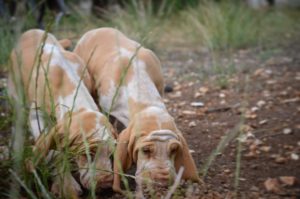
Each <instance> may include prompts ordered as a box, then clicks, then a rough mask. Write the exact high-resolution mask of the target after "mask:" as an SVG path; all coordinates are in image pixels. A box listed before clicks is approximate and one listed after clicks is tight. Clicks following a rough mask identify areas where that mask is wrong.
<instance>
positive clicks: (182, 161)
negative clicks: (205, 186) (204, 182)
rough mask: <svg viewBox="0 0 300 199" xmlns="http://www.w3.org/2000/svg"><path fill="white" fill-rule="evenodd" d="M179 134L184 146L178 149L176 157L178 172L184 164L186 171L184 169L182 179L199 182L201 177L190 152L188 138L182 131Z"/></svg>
mask: <svg viewBox="0 0 300 199" xmlns="http://www.w3.org/2000/svg"><path fill="white" fill-rule="evenodd" d="M177 135H178V136H179V139H180V142H181V144H182V148H181V149H180V150H179V151H178V153H177V154H176V157H175V169H176V172H178V170H179V169H180V167H181V166H183V167H184V171H183V175H182V179H186V180H192V181H196V182H199V181H200V178H199V176H198V173H197V168H196V165H195V162H194V160H193V157H192V155H191V154H190V152H189V148H188V145H187V143H186V140H185V139H184V137H183V136H182V134H181V133H180V132H179V133H178V134H177Z"/></svg>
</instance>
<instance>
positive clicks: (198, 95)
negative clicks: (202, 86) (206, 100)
mask: <svg viewBox="0 0 300 199" xmlns="http://www.w3.org/2000/svg"><path fill="white" fill-rule="evenodd" d="M200 96H203V94H202V93H199V92H196V93H195V94H194V98H198V97H200Z"/></svg>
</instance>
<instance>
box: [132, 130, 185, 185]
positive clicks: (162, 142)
mask: <svg viewBox="0 0 300 199" xmlns="http://www.w3.org/2000/svg"><path fill="white" fill-rule="evenodd" d="M179 150H182V144H181V143H180V140H179V138H178V136H177V135H176V134H175V133H174V132H172V131H170V130H157V131H152V132H151V133H150V134H149V135H147V136H146V137H145V138H141V139H139V140H138V142H137V143H136V145H135V147H134V151H133V154H134V156H133V159H134V160H135V161H136V162H137V171H136V177H137V178H136V179H137V180H136V181H137V184H138V186H139V187H141V186H143V185H145V184H149V183H150V184H153V185H158V186H163V187H166V186H168V185H170V184H171V183H172V182H173V181H174V177H175V175H176V169H175V165H174V160H175V157H176V154H177V153H178V151H179Z"/></svg>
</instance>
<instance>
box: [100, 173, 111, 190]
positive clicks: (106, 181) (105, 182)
mask: <svg viewBox="0 0 300 199" xmlns="http://www.w3.org/2000/svg"><path fill="white" fill-rule="evenodd" d="M113 178H114V176H113V175H112V174H107V175H104V176H102V177H101V179H100V180H99V181H98V183H97V188H102V189H106V188H110V187H112V183H113Z"/></svg>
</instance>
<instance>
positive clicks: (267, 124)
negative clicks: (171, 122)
mask: <svg viewBox="0 0 300 199" xmlns="http://www.w3.org/2000/svg"><path fill="white" fill-rule="evenodd" d="M177 53H178V54H180V53H179V52H177ZM189 55H190V57H189V58H188V59H187V60H188V61H186V62H185V63H181V64H180V59H181V58H180V56H179V55H175V56H174V52H169V53H168V56H169V59H166V58H164V59H163V63H165V65H167V67H166V68H167V70H166V82H167V83H168V84H170V85H172V86H173V88H174V91H173V92H170V93H168V94H166V96H165V97H166V100H165V101H166V103H167V106H168V109H169V111H170V113H171V114H172V115H173V116H174V117H175V118H176V121H177V124H178V126H179V128H180V129H181V131H182V132H183V134H184V136H185V138H186V139H187V141H188V143H189V146H190V148H191V149H192V150H194V153H193V157H194V158H195V161H196V164H197V166H198V168H199V169H200V171H201V170H202V169H203V167H204V165H205V164H206V163H207V159H208V157H209V156H210V154H211V153H212V151H213V150H215V149H216V148H217V146H218V144H219V142H220V141H221V140H222V138H223V137H224V136H226V135H228V134H232V133H234V132H232V131H233V129H235V128H237V127H240V128H242V132H241V133H242V135H241V136H242V137H241V142H242V147H241V148H242V149H241V150H242V156H241V162H240V165H241V169H240V177H239V189H238V192H239V193H240V194H239V197H240V198H300V184H299V180H300V160H299V155H300V117H299V116H300V114H299V113H300V57H299V55H300V46H299V43H293V44H290V45H286V46H283V47H281V48H280V49H277V50H274V49H251V50H240V51H238V52H236V53H234V55H233V57H234V63H235V66H236V68H237V73H236V74H232V75H231V76H230V77H229V79H228V82H227V84H226V85H225V86H224V85H223V84H221V85H220V83H218V81H219V80H218V77H217V76H211V77H209V78H208V79H206V80H204V81H201V80H200V81H199V80H197V77H195V74H196V73H197V72H198V73H199V67H197V65H196V64H199V62H198V61H200V60H199V58H198V57H197V52H191V51H189ZM171 57H173V59H172V58H171ZM175 57H177V59H178V60H176V58H175ZM205 57H207V56H205V54H204V55H203V56H202V58H205ZM174 58H175V59H174ZM197 59H198V60H197ZM164 60H172V61H169V62H164ZM221 60H223V63H224V64H225V63H226V57H225V58H224V59H221ZM176 63H177V64H178V66H179V67H180V65H181V68H180V69H177V70H176V69H175V70H174V67H173V68H172V66H174V65H175V64H176ZM221 64H222V63H221ZM186 66H187V67H186ZM183 70H185V71H183ZM200 73H201V72H200ZM184 76H185V77H184ZM178 77H184V78H181V79H178ZM220 87H226V88H223V89H221V88H220ZM193 102H202V103H203V104H204V106H203V107H194V106H195V105H197V104H195V103H194V104H192V103H193ZM193 105H194V106H193ZM198 105H200V104H198ZM236 154H237V140H236V139H235V138H234V139H232V140H231V141H230V142H229V143H228V144H227V145H226V147H225V149H224V150H223V151H222V152H220V153H218V154H217V156H216V159H215V161H214V162H213V163H212V164H211V166H210V168H209V170H208V173H207V175H206V176H205V178H204V181H205V183H206V185H207V187H208V189H209V190H213V191H216V192H218V193H219V194H220V198H231V197H232V196H233V191H234V178H235V177H234V176H235V172H236ZM282 176H290V177H291V178H283V177H282ZM280 177H281V178H280ZM268 179H269V180H268ZM280 179H290V180H291V181H290V182H291V183H287V182H283V181H284V180H280ZM270 187H271V188H270ZM267 189H270V190H269V191H267Z"/></svg>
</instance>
